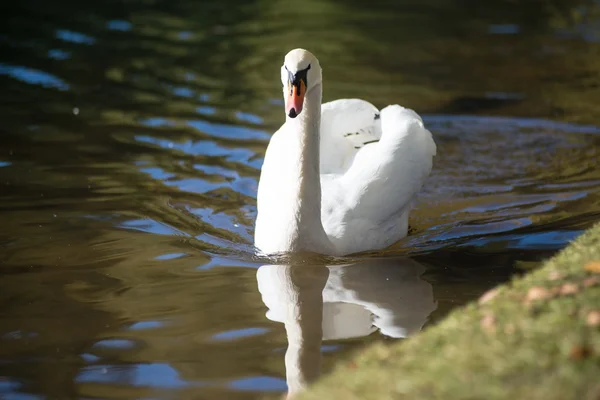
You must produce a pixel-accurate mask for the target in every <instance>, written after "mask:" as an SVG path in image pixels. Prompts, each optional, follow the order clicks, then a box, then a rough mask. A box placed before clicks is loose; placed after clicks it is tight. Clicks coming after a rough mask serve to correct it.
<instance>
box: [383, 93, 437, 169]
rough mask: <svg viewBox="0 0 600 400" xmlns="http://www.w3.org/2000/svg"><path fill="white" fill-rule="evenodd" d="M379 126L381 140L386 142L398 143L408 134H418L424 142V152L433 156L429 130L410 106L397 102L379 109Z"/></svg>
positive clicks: (434, 153) (431, 137) (431, 138)
mask: <svg viewBox="0 0 600 400" xmlns="http://www.w3.org/2000/svg"><path fill="white" fill-rule="evenodd" d="M381 126H382V132H383V133H384V137H383V138H382V141H384V142H388V144H391V145H394V144H400V143H402V141H403V139H404V138H405V137H406V136H408V135H418V136H419V137H420V139H421V140H423V141H424V142H425V143H424V145H425V148H426V154H427V155H429V156H431V157H433V156H435V155H436V153H437V148H436V145H435V142H434V141H433V136H432V135H431V132H430V131H429V130H427V128H425V125H424V124H423V119H422V118H421V116H419V114H417V113H416V112H415V111H414V110H411V109H410V108H405V107H402V106H400V105H398V104H394V105H390V106H387V107H385V108H384V109H382V110H381Z"/></svg>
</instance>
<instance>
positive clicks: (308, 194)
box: [287, 85, 321, 226]
mask: <svg viewBox="0 0 600 400" xmlns="http://www.w3.org/2000/svg"><path fill="white" fill-rule="evenodd" d="M287 123H288V124H290V131H291V133H292V134H293V135H295V139H296V140H297V145H298V147H297V149H298V150H299V151H298V152H297V153H296V156H297V159H296V160H293V162H295V163H296V168H294V169H295V170H296V171H297V172H298V177H297V178H298V181H297V182H298V185H297V189H298V193H297V194H296V196H297V200H298V201H297V206H298V209H297V210H296V215H297V217H298V219H299V221H298V222H299V223H300V226H305V225H306V224H308V225H311V224H317V223H318V225H320V224H321V181H320V167H319V163H320V161H321V158H320V154H319V153H320V151H319V150H320V149H319V147H320V137H321V85H318V86H316V87H313V88H312V90H311V91H310V92H309V93H307V96H306V99H305V107H304V110H303V111H302V112H301V113H300V115H298V117H297V118H289V117H288V118H287Z"/></svg>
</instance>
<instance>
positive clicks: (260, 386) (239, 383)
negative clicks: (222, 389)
mask: <svg viewBox="0 0 600 400" xmlns="http://www.w3.org/2000/svg"><path fill="white" fill-rule="evenodd" d="M229 387H231V388H232V389H235V390H243V391H258V392H284V391H286V390H287V384H286V383H285V381H284V380H283V379H280V378H273V377H271V376H254V377H251V378H242V379H237V380H235V381H232V382H231V383H230V384H229Z"/></svg>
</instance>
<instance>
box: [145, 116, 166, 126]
mask: <svg viewBox="0 0 600 400" xmlns="http://www.w3.org/2000/svg"><path fill="white" fill-rule="evenodd" d="M140 123H141V124H142V125H146V126H151V127H159V126H173V125H175V124H174V123H173V121H169V120H168V119H166V118H160V117H154V118H146V119H142V120H141V121H140Z"/></svg>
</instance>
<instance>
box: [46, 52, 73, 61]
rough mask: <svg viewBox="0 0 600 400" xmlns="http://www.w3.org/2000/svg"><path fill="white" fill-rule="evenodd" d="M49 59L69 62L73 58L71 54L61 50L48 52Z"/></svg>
mask: <svg viewBox="0 0 600 400" xmlns="http://www.w3.org/2000/svg"><path fill="white" fill-rule="evenodd" d="M48 58H51V59H53V60H58V61H62V60H67V59H69V58H71V53H70V52H68V51H65V50H61V49H51V50H48Z"/></svg>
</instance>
